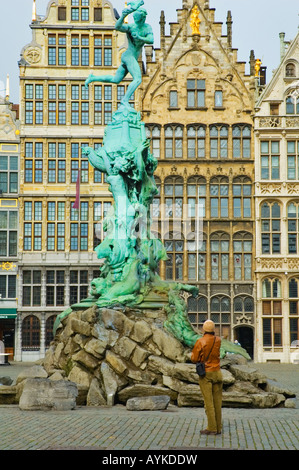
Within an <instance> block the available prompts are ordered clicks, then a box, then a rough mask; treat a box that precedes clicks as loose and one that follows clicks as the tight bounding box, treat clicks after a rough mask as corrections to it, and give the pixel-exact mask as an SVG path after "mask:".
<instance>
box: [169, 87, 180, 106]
mask: <svg viewBox="0 0 299 470" xmlns="http://www.w3.org/2000/svg"><path fill="white" fill-rule="evenodd" d="M169 107H170V108H177V107H178V92H177V91H176V90H171V91H170V93H169Z"/></svg>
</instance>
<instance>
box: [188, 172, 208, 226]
mask: <svg viewBox="0 0 299 470" xmlns="http://www.w3.org/2000/svg"><path fill="white" fill-rule="evenodd" d="M187 195H188V217H192V218H193V217H195V218H196V217H199V218H204V217H205V216H206V180H205V178H203V177H202V176H192V177H191V178H189V179H188V182H187Z"/></svg>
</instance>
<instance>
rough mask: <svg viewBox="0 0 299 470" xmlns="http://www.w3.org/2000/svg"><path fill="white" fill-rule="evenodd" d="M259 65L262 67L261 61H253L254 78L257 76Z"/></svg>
mask: <svg viewBox="0 0 299 470" xmlns="http://www.w3.org/2000/svg"><path fill="white" fill-rule="evenodd" d="M261 65H262V61H261V59H256V61H255V66H254V69H255V76H256V77H258V76H259V73H260V68H261Z"/></svg>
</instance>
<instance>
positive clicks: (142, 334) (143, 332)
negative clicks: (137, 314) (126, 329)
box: [130, 320, 152, 343]
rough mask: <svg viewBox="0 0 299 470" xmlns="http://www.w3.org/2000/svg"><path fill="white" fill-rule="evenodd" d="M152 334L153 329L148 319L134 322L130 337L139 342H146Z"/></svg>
mask: <svg viewBox="0 0 299 470" xmlns="http://www.w3.org/2000/svg"><path fill="white" fill-rule="evenodd" d="M151 335H152V330H151V328H150V326H149V325H148V324H147V322H146V321H144V320H140V321H137V322H136V323H135V324H134V327H133V330H132V332H131V334H130V338H131V339H133V340H134V341H136V342H137V343H144V342H145V341H146V340H147V339H148V338H150V337H151Z"/></svg>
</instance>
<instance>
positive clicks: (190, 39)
mask: <svg viewBox="0 0 299 470" xmlns="http://www.w3.org/2000/svg"><path fill="white" fill-rule="evenodd" d="M194 7H197V9H198V16H199V20H200V22H199V26H198V31H199V33H198V34H195V33H193V32H192V27H191V24H190V22H191V21H192V14H193V13H192V12H193V11H194ZM177 17H178V19H177V22H176V23H171V24H170V35H169V36H166V35H165V17H164V13H163V12H162V16H161V21H160V26H161V48H160V49H155V60H154V61H153V59H152V55H153V54H152V53H151V54H148V56H147V58H149V57H150V58H151V59H150V60H148V61H147V73H146V75H147V76H148V80H146V77H145V81H144V84H143V90H144V93H143V108H144V110H145V111H147V110H151V111H153V110H154V109H155V108H156V107H158V106H159V104H161V100H163V97H164V96H165V94H166V93H169V92H170V91H171V89H172V88H173V87H177V86H178V84H179V83H180V82H181V81H182V80H183V79H186V77H187V76H188V77H190V78H194V79H203V78H206V77H209V78H210V79H211V80H212V81H213V82H214V87H215V89H218V90H219V91H220V90H221V91H223V92H224V93H229V95H230V99H231V100H233V101H234V107H235V109H236V113H237V115H240V113H241V112H243V111H245V112H250V110H251V109H252V107H253V102H252V93H251V92H250V89H251V88H252V87H253V83H252V77H248V76H245V65H244V63H242V62H238V59H237V51H236V50H233V49H232V48H231V39H230V34H231V32H229V29H228V36H224V35H222V23H218V22H215V21H214V19H215V18H214V10H213V9H209V8H208V2H203V1H201V2H183V9H181V10H178V11H177ZM166 70H167V73H166ZM250 81H251V83H250ZM207 98H208V96H207Z"/></svg>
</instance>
